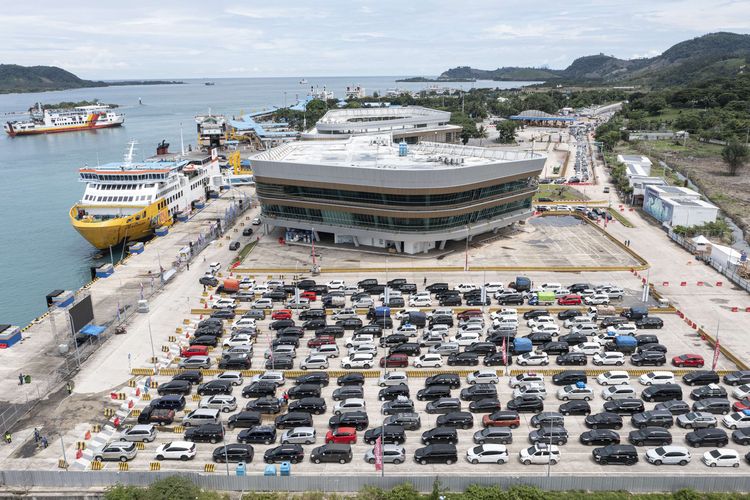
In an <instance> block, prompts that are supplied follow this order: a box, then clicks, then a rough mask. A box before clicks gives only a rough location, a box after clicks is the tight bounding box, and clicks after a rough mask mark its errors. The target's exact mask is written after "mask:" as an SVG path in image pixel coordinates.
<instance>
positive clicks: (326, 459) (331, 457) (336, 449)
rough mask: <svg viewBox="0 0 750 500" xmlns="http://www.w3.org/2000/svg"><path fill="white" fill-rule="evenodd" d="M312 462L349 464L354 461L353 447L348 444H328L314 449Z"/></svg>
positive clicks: (311, 455) (311, 454) (311, 457)
mask: <svg viewBox="0 0 750 500" xmlns="http://www.w3.org/2000/svg"><path fill="white" fill-rule="evenodd" d="M310 461H311V462H312V463H314V464H319V463H339V464H342V465H343V464H347V463H349V462H351V461H352V447H351V445H348V444H336V443H328V444H324V445H323V446H318V447H317V448H313V450H312V452H311V453H310Z"/></svg>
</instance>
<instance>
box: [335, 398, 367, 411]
mask: <svg viewBox="0 0 750 500" xmlns="http://www.w3.org/2000/svg"><path fill="white" fill-rule="evenodd" d="M353 411H364V412H366V411H367V403H365V400H364V399H362V398H348V399H345V400H343V401H339V402H338V403H336V405H335V406H334V407H333V414H334V415H341V414H342V413H350V412H353Z"/></svg>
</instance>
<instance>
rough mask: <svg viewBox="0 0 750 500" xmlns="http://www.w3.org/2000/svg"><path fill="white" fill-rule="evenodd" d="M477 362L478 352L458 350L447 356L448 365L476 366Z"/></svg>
mask: <svg viewBox="0 0 750 500" xmlns="http://www.w3.org/2000/svg"><path fill="white" fill-rule="evenodd" d="M478 364H479V353H478V352H459V353H454V354H451V355H450V356H448V366H477V365H478Z"/></svg>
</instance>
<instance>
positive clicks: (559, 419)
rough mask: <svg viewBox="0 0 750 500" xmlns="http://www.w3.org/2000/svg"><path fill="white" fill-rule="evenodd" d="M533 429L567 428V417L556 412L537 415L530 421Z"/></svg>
mask: <svg viewBox="0 0 750 500" xmlns="http://www.w3.org/2000/svg"><path fill="white" fill-rule="evenodd" d="M529 425H531V427H534V428H535V429H536V428H539V427H565V416H564V415H563V414H562V413H559V412H556V411H545V412H542V413H537V414H536V415H534V416H533V417H531V420H529Z"/></svg>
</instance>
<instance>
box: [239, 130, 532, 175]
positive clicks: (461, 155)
mask: <svg viewBox="0 0 750 500" xmlns="http://www.w3.org/2000/svg"><path fill="white" fill-rule="evenodd" d="M404 146H406V145H405V144H404ZM399 147H400V146H399V145H398V144H393V143H392V141H391V136H390V135H370V136H355V137H351V138H349V139H347V140H331V141H310V142H307V141H304V142H292V143H288V144H285V145H283V146H280V147H278V148H275V149H272V150H269V151H266V152H264V153H261V154H260V155H258V156H256V157H255V158H254V159H255V160H270V161H275V162H284V163H300V164H314V165H328V166H338V167H357V168H372V169H398V170H429V169H438V168H440V169H451V168H461V167H470V166H478V165H489V164H493V163H504V162H513V161H518V160H530V159H538V158H543V157H544V156H543V155H541V154H538V153H530V152H527V151H505V150H500V149H495V148H479V147H471V146H459V145H455V144H443V143H431V142H423V143H420V144H416V145H409V146H406V148H407V149H406V151H407V153H406V155H405V156H400V155H399Z"/></svg>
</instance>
